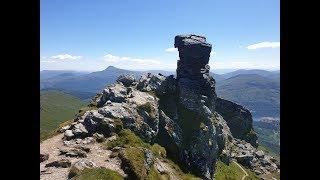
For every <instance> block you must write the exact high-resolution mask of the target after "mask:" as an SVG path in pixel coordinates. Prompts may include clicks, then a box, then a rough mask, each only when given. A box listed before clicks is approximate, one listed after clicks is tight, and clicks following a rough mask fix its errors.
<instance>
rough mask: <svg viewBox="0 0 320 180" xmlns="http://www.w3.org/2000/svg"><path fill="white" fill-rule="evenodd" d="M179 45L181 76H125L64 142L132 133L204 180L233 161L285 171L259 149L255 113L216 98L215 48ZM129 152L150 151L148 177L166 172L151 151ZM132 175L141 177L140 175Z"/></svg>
mask: <svg viewBox="0 0 320 180" xmlns="http://www.w3.org/2000/svg"><path fill="white" fill-rule="evenodd" d="M174 46H175V47H176V48H178V51H179V58H180V59H179V60H178V61H177V72H176V73H177V75H176V78H175V77H174V76H173V75H171V76H163V75H162V74H156V75H155V74H151V73H148V74H145V75H143V76H141V77H140V79H135V77H134V76H133V75H122V76H120V77H119V78H118V80H117V83H114V84H110V85H107V86H106V87H105V88H104V89H103V90H102V92H101V93H99V94H97V95H96V96H95V97H94V98H93V99H92V102H91V103H90V104H89V106H88V107H87V109H86V110H85V111H83V112H80V113H79V114H78V116H77V117H76V118H75V119H74V122H72V123H71V124H70V125H68V126H65V127H62V128H61V130H60V132H62V133H64V135H63V143H64V144H65V145H67V146H69V147H70V146H72V144H78V142H82V143H84V144H86V143H88V141H90V142H91V140H92V139H93V137H94V138H95V139H97V140H99V141H103V139H104V138H110V137H115V136H116V134H118V133H119V132H120V131H122V130H123V129H130V130H131V131H132V132H134V133H135V134H136V135H138V136H139V137H140V138H141V139H143V140H144V142H147V143H150V144H154V143H157V144H160V145H161V146H163V147H164V148H165V149H166V152H167V156H168V157H170V158H171V159H174V160H175V161H176V162H178V164H179V165H180V167H181V168H182V169H183V170H184V171H186V172H192V173H193V174H195V175H196V176H198V177H200V178H202V179H206V180H209V179H212V178H213V175H214V172H215V163H216V161H217V160H221V161H223V162H225V163H227V164H228V163H230V162H231V161H232V160H235V161H237V162H238V163H240V164H242V165H243V166H245V167H247V168H249V169H251V170H252V171H255V172H256V174H259V175H261V174H267V173H270V172H274V171H280V164H279V162H278V161H277V160H276V159H274V158H272V157H271V156H268V155H266V154H264V153H263V152H262V151H258V150H257V149H256V147H257V145H258V142H257V135H256V134H255V132H254V130H253V127H252V116H251V114H250V112H249V111H248V110H247V109H245V108H244V107H242V106H240V105H238V104H236V103H233V102H230V101H227V100H224V99H221V98H218V97H217V95H216V91H215V80H214V78H213V77H212V76H210V75H209V70H210V66H209V65H208V63H209V59H210V52H211V50H212V45H211V44H209V43H208V42H206V38H205V37H203V36H198V35H178V36H176V37H175V42H174ZM126 148H128V147H117V149H118V150H119V149H122V150H119V151H120V153H119V154H120V155H119V157H120V161H121V162H122V165H121V166H126V168H124V173H127V174H132V170H130V168H128V167H127V165H128V157H127V154H126V153H125V152H122V151H123V149H126ZM130 148H131V150H132V151H133V150H136V151H139V152H140V151H141V152H143V153H144V154H145V164H147V166H145V169H143V171H141V172H143V173H144V174H148V173H149V172H150V171H151V169H152V167H153V165H154V166H155V167H160V165H159V164H157V162H158V160H156V159H155V155H154V154H152V152H151V151H148V150H146V149H143V148H140V149H139V148H138V149H137V148H133V147H130ZM77 152H78V151H77ZM44 153H46V152H44ZM70 153H71V154H72V155H74V154H75V152H74V151H72V152H70ZM70 153H69V154H70ZM84 153H85V152H84ZM81 155H82V156H81V157H84V155H83V154H81ZM74 156H79V153H77V154H75V155H74ZM40 159H41V157H40ZM49 159H50V158H49ZM42 163H43V162H42ZM128 169H129V170H128ZM156 169H157V168H156ZM162 169H163V168H162ZM157 170H158V171H159V172H160V171H161V170H159V169H157ZM121 173H122V174H123V172H121ZM133 177H136V178H137V177H139V178H138V179H143V178H142V176H141V174H140V175H139V174H135V175H134V176H133Z"/></svg>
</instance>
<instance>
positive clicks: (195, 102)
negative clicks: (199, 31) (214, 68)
mask: <svg viewBox="0 0 320 180" xmlns="http://www.w3.org/2000/svg"><path fill="white" fill-rule="evenodd" d="M174 46H175V47H176V48H178V51H179V57H180V60H178V65H177V95H178V116H179V122H178V123H179V125H180V126H181V127H182V134H183V135H182V136H183V146H182V147H183V148H182V153H181V154H180V160H181V161H182V162H183V163H184V164H185V165H186V166H187V167H188V169H192V170H193V171H194V172H195V174H197V175H199V176H200V177H202V178H204V179H211V176H212V173H213V172H214V164H215V161H216V158H217V153H218V143H217V135H218V134H217V130H216V127H215V125H214V122H213V119H214V116H213V114H214V110H215V99H216V93H215V81H214V79H213V78H212V77H211V76H209V70H210V67H209V65H208V62H209V57H210V52H211V48H212V46H211V44H209V43H207V42H206V38H205V37H202V36H197V35H178V36H176V37H175V44H174Z"/></svg>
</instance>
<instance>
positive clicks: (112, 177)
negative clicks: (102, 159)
mask: <svg viewBox="0 0 320 180" xmlns="http://www.w3.org/2000/svg"><path fill="white" fill-rule="evenodd" d="M73 179H74V180H123V179H124V178H123V177H122V176H121V175H120V174H119V173H118V172H116V171H112V170H110V169H106V168H103V167H100V168H90V169H89V168H85V169H84V170H82V171H80V172H79V173H78V174H77V175H76V176H74V177H73Z"/></svg>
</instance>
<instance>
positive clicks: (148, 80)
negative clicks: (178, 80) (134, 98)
mask: <svg viewBox="0 0 320 180" xmlns="http://www.w3.org/2000/svg"><path fill="white" fill-rule="evenodd" d="M165 79H166V77H165V76H163V75H161V74H157V75H154V74H151V73H147V74H144V75H142V76H141V78H140V79H139V82H138V84H137V89H138V90H140V91H154V90H156V89H158V88H159V87H160V86H161V83H162V82H163V81H164V80H165Z"/></svg>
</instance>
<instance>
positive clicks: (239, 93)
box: [217, 74, 280, 117]
mask: <svg viewBox="0 0 320 180" xmlns="http://www.w3.org/2000/svg"><path fill="white" fill-rule="evenodd" d="M217 95H218V96H219V97H222V98H225V99H227V100H231V101H234V102H236V103H239V104H241V105H244V106H245V107H247V108H248V109H249V110H251V111H252V113H253V116H256V117H262V116H272V117H278V116H279V107H280V83H279V81H276V80H272V79H269V78H266V77H262V76H259V75H255V74H247V75H237V76H234V77H231V78H229V79H226V80H224V81H222V82H220V83H219V82H218V83H217Z"/></svg>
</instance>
